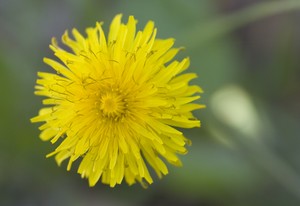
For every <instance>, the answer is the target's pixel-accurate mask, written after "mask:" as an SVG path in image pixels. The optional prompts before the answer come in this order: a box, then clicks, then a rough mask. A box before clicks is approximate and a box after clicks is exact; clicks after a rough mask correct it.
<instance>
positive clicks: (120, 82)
mask: <svg viewBox="0 0 300 206" xmlns="http://www.w3.org/2000/svg"><path fill="white" fill-rule="evenodd" d="M121 17H122V15H121V14H119V15H116V16H115V17H114V19H113V21H112V23H111V25H110V28H109V34H108V36H106V35H105V34H104V31H103V29H102V23H99V22H98V23H96V26H95V27H93V28H87V29H86V35H87V36H86V37H84V36H83V35H82V34H80V33H79V32H78V30H76V29H73V30H72V36H73V37H72V38H71V37H70V36H69V34H68V32H67V31H66V32H65V33H64V34H63V36H62V42H63V44H64V45H65V46H67V47H68V49H63V48H62V47H60V46H58V43H57V41H56V39H55V38H53V39H52V43H51V45H50V48H51V50H52V51H53V52H54V54H55V56H56V57H57V58H58V59H60V62H58V61H55V60H52V59H50V58H44V62H45V63H46V64H48V65H49V66H50V67H52V68H53V69H54V70H55V71H56V72H55V73H47V72H38V77H39V78H38V80H37V85H36V87H35V89H36V91H35V94H36V95H40V96H44V97H46V98H45V99H44V100H43V104H44V105H45V107H44V108H42V109H41V110H40V111H39V114H38V115H37V116H36V117H34V118H32V119H31V121H32V122H42V123H43V124H42V125H41V126H40V127H39V129H40V130H41V134H40V138H41V139H42V140H44V141H51V143H53V144H57V145H58V146H57V148H56V149H55V150H54V151H53V152H52V153H50V154H48V155H47V157H50V156H55V159H56V161H57V163H58V165H61V163H62V162H63V161H64V160H68V164H67V170H70V169H71V166H72V163H73V162H74V161H76V160H77V161H78V162H79V166H78V173H79V174H81V177H82V178H87V179H88V181H89V185H90V186H94V185H95V184H96V183H97V182H98V181H101V182H102V183H104V184H108V185H110V186H111V187H114V186H115V185H116V184H121V183H122V181H123V180H125V181H126V182H127V183H128V184H129V185H131V184H133V183H136V182H140V183H142V185H147V183H148V184H151V183H152V182H153V179H152V175H151V172H149V170H148V168H150V167H152V168H153V171H155V173H156V174H157V176H158V177H162V176H163V175H166V174H167V173H168V168H167V166H166V163H167V162H168V163H170V164H172V165H175V166H181V164H182V163H181V161H180V159H179V158H178V156H177V155H178V154H185V153H187V149H186V148H185V146H186V145H187V143H188V142H189V141H188V139H187V138H186V137H185V136H184V135H183V133H182V132H181V131H179V130H178V129H179V128H193V127H200V121H199V120H197V119H196V118H195V117H194V116H193V114H192V111H193V110H196V109H200V108H203V107H204V105H201V104H197V103H193V102H194V100H196V99H198V98H199V97H200V96H199V93H201V92H202V90H201V88H200V87H199V86H196V85H190V84H189V82H190V80H192V79H194V78H196V77H197V76H196V74H194V73H186V72H184V71H185V70H186V69H187V68H188V66H189V59H188V58H185V59H183V60H182V61H175V60H172V59H173V58H174V57H175V55H176V54H177V53H178V51H180V49H179V48H172V46H173V44H174V39H172V38H169V39H157V38H156V32H157V30H156V28H155V27H154V23H153V22H152V21H149V22H148V23H147V24H146V26H145V27H144V29H143V30H141V31H136V23H137V21H136V20H135V19H134V17H133V16H130V17H129V18H128V22H127V24H124V23H122V22H121ZM183 72H184V73H183Z"/></svg>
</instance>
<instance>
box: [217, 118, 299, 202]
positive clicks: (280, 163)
mask: <svg viewBox="0 0 300 206" xmlns="http://www.w3.org/2000/svg"><path fill="white" fill-rule="evenodd" d="M213 122H217V123H218V121H213ZM211 125H213V127H211V130H212V134H213V135H214V134H216V133H215V130H216V131H217V132H218V134H223V135H222V136H223V137H224V138H226V139H228V140H232V141H233V143H234V144H235V145H236V146H237V149H239V150H240V152H242V153H244V154H245V155H246V156H247V157H248V158H249V159H251V160H252V161H253V162H254V163H255V164H257V165H258V166H259V167H260V168H262V169H264V170H265V171H266V172H267V173H268V174H269V175H270V176H271V177H272V178H274V179H275V180H276V181H277V182H278V183H279V184H280V185H282V186H283V187H284V188H286V189H287V190H288V191H289V192H290V193H291V194H294V195H295V196H296V197H297V198H298V199H300V177H299V175H298V174H297V172H296V171H295V170H293V169H292V168H291V167H290V166H289V165H288V164H286V162H285V161H284V160H282V159H281V158H280V157H279V156H278V155H277V154H276V153H274V151H272V150H271V149H270V148H269V147H268V146H267V145H265V144H264V143H263V142H259V141H255V140H254V139H253V138H248V137H246V136H245V135H243V134H241V133H239V132H237V131H234V132H233V130H231V129H229V128H227V127H224V126H223V125H221V124H218V125H214V124H211ZM226 134H227V135H228V136H227V135H226ZM229 137H230V138H229ZM261 139H263V138H261Z"/></svg>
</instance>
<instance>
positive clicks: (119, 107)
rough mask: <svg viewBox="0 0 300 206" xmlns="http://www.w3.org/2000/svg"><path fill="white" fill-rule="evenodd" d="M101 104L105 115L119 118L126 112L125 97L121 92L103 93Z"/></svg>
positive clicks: (101, 109)
mask: <svg viewBox="0 0 300 206" xmlns="http://www.w3.org/2000/svg"><path fill="white" fill-rule="evenodd" d="M99 104H100V105H99V106H100V107H99V109H100V111H101V113H102V116H103V117H106V118H113V119H115V120H118V119H119V118H121V117H123V116H124V115H125V113H126V104H125V101H124V97H123V96H122V95H121V94H120V93H117V92H114V91H109V92H107V93H105V94H103V95H101V96H100V101H99Z"/></svg>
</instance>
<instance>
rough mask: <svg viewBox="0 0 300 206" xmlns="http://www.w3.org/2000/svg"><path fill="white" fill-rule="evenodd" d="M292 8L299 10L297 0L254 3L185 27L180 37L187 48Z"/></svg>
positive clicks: (299, 2)
mask: <svg viewBox="0 0 300 206" xmlns="http://www.w3.org/2000/svg"><path fill="white" fill-rule="evenodd" d="M293 10H300V1H299V0H283V1H275V2H274V1H271V2H263V3H259V4H255V5H253V6H250V7H247V8H245V9H242V10H240V11H237V12H235V13H232V14H228V15H225V16H221V17H218V18H217V19H215V20H212V21H209V22H207V23H203V24H199V25H196V26H194V27H192V28H190V29H187V30H185V31H184V32H183V33H182V34H181V39H183V40H185V41H186V43H185V42H184V43H185V45H187V46H188V47H189V48H192V47H196V46H197V47H198V46H201V45H202V44H205V43H207V42H211V41H213V40H215V39H216V38H218V37H220V36H223V35H225V34H227V33H229V32H232V31H233V30H235V29H237V28H239V27H241V26H243V25H246V24H249V23H251V22H255V21H257V20H259V19H262V18H265V17H268V16H272V15H276V14H280V13H284V12H289V11H293Z"/></svg>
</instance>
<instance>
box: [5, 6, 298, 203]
mask: <svg viewBox="0 0 300 206" xmlns="http://www.w3.org/2000/svg"><path fill="white" fill-rule="evenodd" d="M288 2H294V3H291V4H290V5H288V4H289V3H288ZM297 2H298V3H297ZM296 7H297V8H298V9H297V8H296ZM299 8H300V5H299V0H295V1H289V0H282V1H263V0H152V1H144V0H127V1H124V0H123V1H110V0H105V1H104V0H102V1H100V0H98V1H96V0H91V1H81V0H74V1H72V0H64V1H58V0H52V1H40V0H23V1H21V0H19V1H18V0H10V1H8V0H0V205H1V206H2V205H3V206H6V205H8V206H10V205H14V206H15V205H16V206H19V205H21V206H23V205H24V206H29V205H30V206H31V205H34V206H35V205H43V206H44V205H45V206H53V205H64V206H66V205H72V206H81V205H91V206H95V205H107V206H110V205H112V206H114V205H116V206H123V205H130V206H131V205H146V206H147V205H149V206H151V205H155V206H156V205H158V206H163V205H175V206H181V205H182V206H183V205H185V206H196V205H200V206H235V205H236V206H253V205H258V206H266V205H273V206H277V205H278V206H282V205H287V206H289V205H300V180H299V176H300V159H299V156H300V150H299V145H300V138H299V125H300V124H299V123H300V108H299V103H300V81H299V80H300V66H299V65H300V56H299V54H300V24H299V20H300V12H299V11H300V9H299ZM117 13H123V14H124V17H123V21H124V22H126V21H127V17H128V15H134V16H135V17H136V18H137V19H138V20H139V23H138V27H139V28H142V27H143V26H144V25H145V23H146V22H147V21H148V20H154V21H155V23H156V26H157V27H158V36H159V37H161V38H167V37H174V38H176V46H177V47H180V46H185V48H186V50H185V51H183V52H181V54H179V55H178V57H177V58H178V59H181V58H183V57H185V56H190V58H191V66H190V70H189V71H193V72H196V73H197V74H198V75H199V78H198V79H197V80H196V81H194V83H196V84H199V85H200V86H202V87H203V89H204V91H205V93H204V94H203V96H202V99H201V100H200V102H201V103H204V104H206V105H207V109H205V110H200V111H197V112H196V113H195V114H196V116H197V117H198V118H199V119H201V121H202V127H201V128H199V129H192V130H188V131H185V134H186V135H187V136H188V137H189V138H190V139H191V140H192V142H193V145H192V146H191V147H189V153H188V155H186V156H184V157H182V160H183V163H184V166H183V167H182V168H174V167H172V166H170V167H169V168H170V174H169V175H167V176H166V177H164V178H163V179H162V180H157V178H155V180H156V181H154V184H153V185H151V186H150V187H149V188H148V189H146V190H145V189H143V188H142V187H141V186H140V185H139V184H136V185H134V186H131V187H128V186H127V185H126V184H122V185H120V186H117V187H116V188H113V189H111V188H109V187H108V186H106V185H102V184H101V183H99V184H97V185H96V186H95V187H94V188H89V187H88V183H87V181H86V180H82V179H81V178H80V176H79V175H78V174H76V169H75V167H74V168H73V170H72V171H71V172H67V171H66V169H65V166H66V165H65V164H64V165H63V166H62V167H57V165H56V163H55V161H54V158H49V159H46V158H45V155H46V154H47V153H49V152H51V151H52V150H53V149H54V147H55V146H53V145H51V144H50V143H48V142H42V141H41V140H40V139H39V138H38V135H39V131H38V129H37V127H38V126H37V125H33V124H31V123H30V121H29V119H30V118H31V117H33V116H35V115H36V114H37V112H38V109H39V108H40V107H42V105H41V103H40V102H41V98H40V97H36V96H34V95H33V91H34V85H35V80H36V73H37V71H51V70H50V69H49V67H48V66H46V65H45V64H44V63H43V62H42V59H43V57H45V56H47V57H53V54H52V53H51V51H50V49H49V48H48V45H49V43H50V39H51V37H53V36H55V37H60V36H61V35H62V34H63V32H64V31H65V30H66V29H72V28H73V27H76V28H78V29H79V30H80V31H81V32H84V28H86V27H88V26H94V25H95V22H96V21H104V22H105V24H104V28H105V30H106V32H107V31H108V25H109V23H110V21H111V19H112V18H113V17H114V16H115V15H116V14H117Z"/></svg>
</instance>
